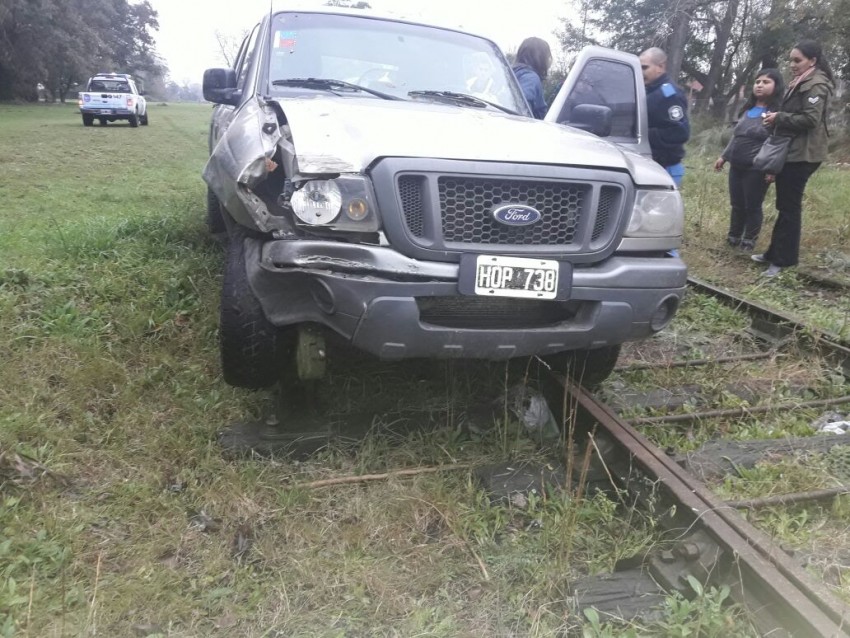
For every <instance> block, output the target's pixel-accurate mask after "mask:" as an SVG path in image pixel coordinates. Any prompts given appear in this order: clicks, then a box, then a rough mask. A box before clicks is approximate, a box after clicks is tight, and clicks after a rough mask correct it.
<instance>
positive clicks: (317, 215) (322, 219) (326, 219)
mask: <svg viewBox="0 0 850 638" xmlns="http://www.w3.org/2000/svg"><path fill="white" fill-rule="evenodd" d="M289 205H290V206H292V211H293V212H294V213H295V215H296V216H297V217H298V219H300V220H301V221H302V222H304V223H305V224H311V225H313V226H320V225H323V224H330V223H331V222H332V221H333V220H335V219H336V218H337V216H338V215H339V211H340V208H341V207H342V196H341V195H340V192H339V187H338V186H337V185H336V184H335V183H334V182H333V181H331V180H316V181H313V182H307V183H306V184H304V186H302V187H301V188H300V189H298V190H297V191H295V192H294V193H293V194H292V198H291V199H290V200H289Z"/></svg>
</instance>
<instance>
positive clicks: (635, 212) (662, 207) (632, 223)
mask: <svg viewBox="0 0 850 638" xmlns="http://www.w3.org/2000/svg"><path fill="white" fill-rule="evenodd" d="M684 229H685V208H684V205H683V203H682V195H681V194H680V193H679V191H675V190H638V191H637V192H636V193H635V205H634V207H633V208H632V216H631V218H630V219H629V226H628V228H627V229H626V235H625V236H626V237H659V236H663V237H670V236H673V237H675V236H678V235H681V234H682V233H683V232H684Z"/></svg>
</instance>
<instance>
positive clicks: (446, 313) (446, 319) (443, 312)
mask: <svg viewBox="0 0 850 638" xmlns="http://www.w3.org/2000/svg"><path fill="white" fill-rule="evenodd" d="M416 304H417V305H418V306H419V318H420V320H421V321H422V322H423V323H427V324H431V325H433V326H442V327H445V328H474V329H479V330H488V329H489V330H513V329H521V328H544V327H547V326H553V325H555V324H558V323H561V322H562V321H568V320H570V319H572V318H573V317H575V315H576V313H577V311H578V306H579V302H575V301H541V300H537V299H508V298H504V299H494V298H492V297H472V296H469V297H418V298H417V299H416Z"/></svg>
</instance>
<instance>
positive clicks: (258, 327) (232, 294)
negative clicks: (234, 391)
mask: <svg viewBox="0 0 850 638" xmlns="http://www.w3.org/2000/svg"><path fill="white" fill-rule="evenodd" d="M247 238H248V233H247V232H246V230H245V229H244V228H243V227H242V226H239V224H236V223H234V224H233V227H232V228H231V230H230V238H229V241H228V245H227V256H226V257H225V262H224V278H223V281H222V290H221V314H220V317H219V347H220V352H221V369H222V374H223V375H224V380H225V381H226V382H227V383H228V384H230V385H232V386H236V387H239V388H250V389H252V390H256V389H260V388H267V387H269V386H271V385H273V384H274V383H275V382H276V381H277V380H278V377H279V376H280V371H281V370H280V368H281V366H280V356H279V355H280V353H281V351H282V349H283V348H282V345H283V344H282V341H283V339H282V338H281V336H282V335H281V332H280V331H279V330H278V329H277V328H276V327H275V326H273V325H272V324H271V323H270V322H269V320H268V319H266V315H265V313H264V312H263V308H262V306H261V305H260V302H259V300H258V299H257V298H256V296H255V295H254V292H253V291H252V290H251V286H250V284H249V282H248V272H247V270H246V267H245V253H246V250H245V243H246V240H247Z"/></svg>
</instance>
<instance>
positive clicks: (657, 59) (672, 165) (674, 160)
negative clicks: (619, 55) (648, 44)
mask: <svg viewBox="0 0 850 638" xmlns="http://www.w3.org/2000/svg"><path fill="white" fill-rule="evenodd" d="M640 68H641V69H642V70H643V82H644V84H645V85H646V112H647V116H648V118H649V146H650V148H651V149H652V159H654V160H655V161H656V162H658V163H659V164H661V166H663V167H664V168H665V170H666V171H667V172H668V173H669V174H670V177H672V178H673V181H674V182H675V183H676V187H679V186H681V185H682V177H683V176H684V175H685V166H684V164H682V159H684V157H685V142H687V141H688V138H690V136H691V125H690V124H689V123H688V101H687V99H686V98H685V94H684V93H683V92H682V89H680V88H679V87H678V86H676V85H675V84H673V82H672V81H671V80H670V77H669V76H668V75H667V54H666V53H664V51H662V50H661V49H659V48H658V47H652V48H651V49H647V50H646V51H644V52H643V53H641V54H640Z"/></svg>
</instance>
